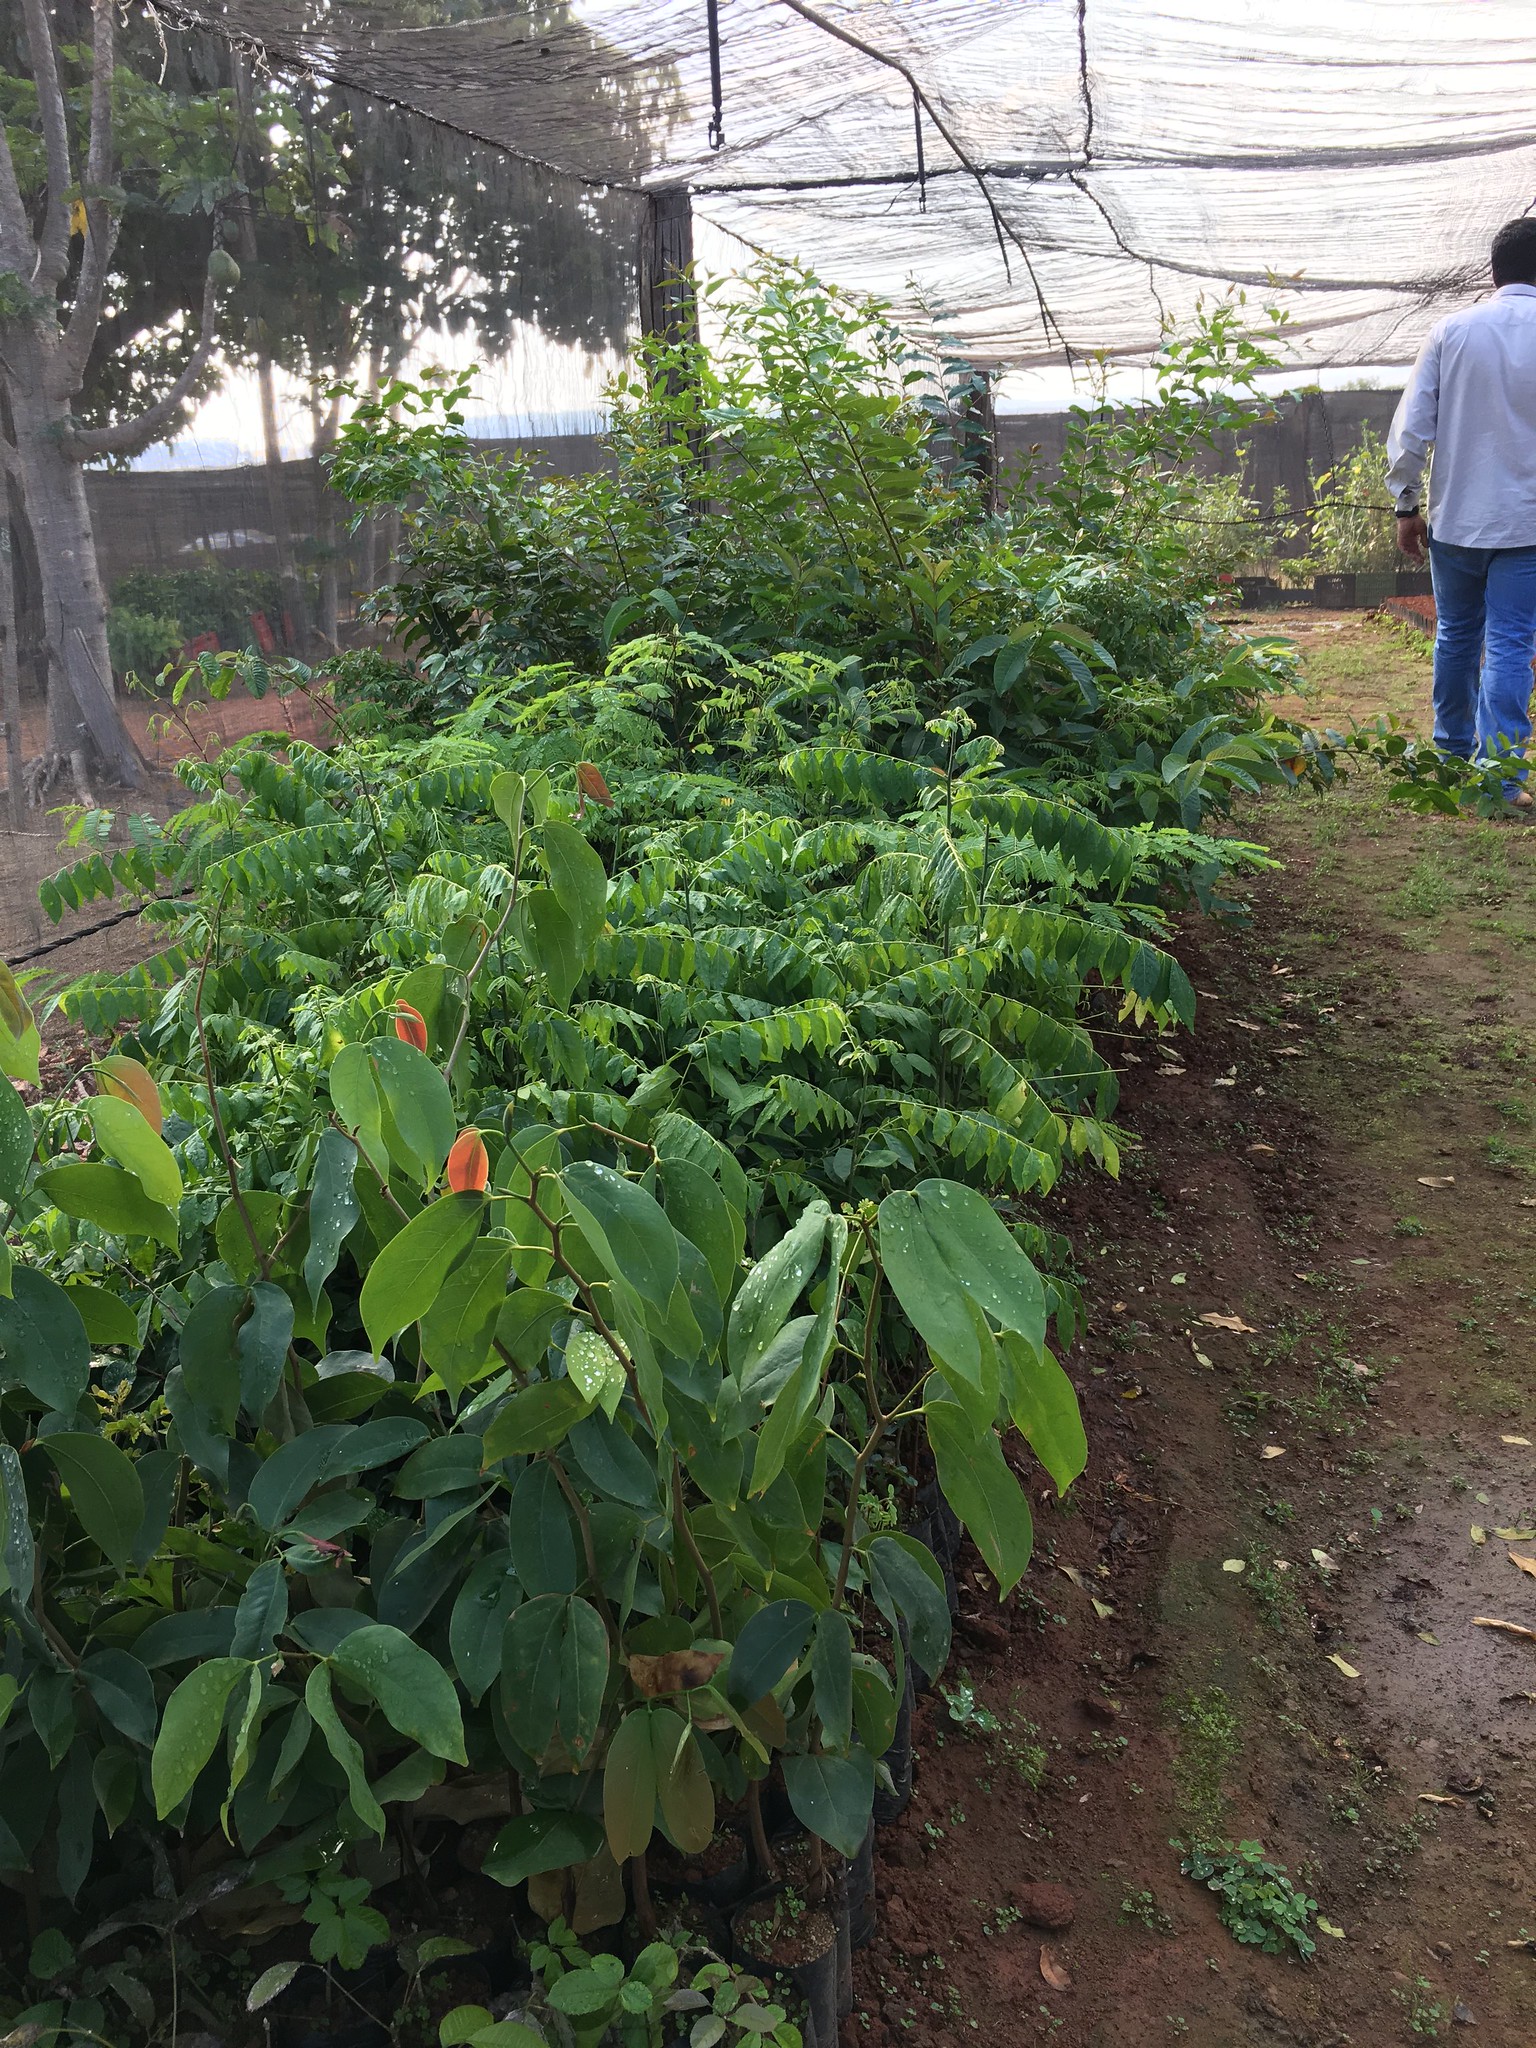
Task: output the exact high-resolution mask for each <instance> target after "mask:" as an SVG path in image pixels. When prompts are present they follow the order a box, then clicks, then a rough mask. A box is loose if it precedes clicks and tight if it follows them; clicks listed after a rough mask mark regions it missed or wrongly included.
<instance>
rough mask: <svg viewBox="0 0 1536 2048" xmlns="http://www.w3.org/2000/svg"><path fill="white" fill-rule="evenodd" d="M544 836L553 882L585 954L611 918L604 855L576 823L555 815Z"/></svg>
mask: <svg viewBox="0 0 1536 2048" xmlns="http://www.w3.org/2000/svg"><path fill="white" fill-rule="evenodd" d="M542 839H543V847H544V861H545V865H546V866H547V867H548V869H549V886H550V888H551V889H552V890H553V891H554V894H555V900H556V901H557V902H558V903H559V905H560V908H561V909H562V910H563V911H564V912H565V914H566V916H567V917H568V918H569V919H570V921H571V925H572V927H573V929H574V931H575V933H576V942H577V944H578V945H579V946H580V947H581V950H582V953H583V955H585V954H586V953H588V952H590V950H591V948H592V944H593V941H594V940H595V939H596V938H597V935H598V933H599V932H600V931H601V930H602V928H603V926H604V924H605V923H606V922H607V918H608V875H607V872H606V870H605V869H604V867H603V863H602V859H601V857H600V856H599V855H598V853H597V852H596V851H595V849H594V848H593V847H592V845H591V844H590V842H589V841H588V840H587V839H586V838H584V837H583V835H582V834H581V833H580V832H578V831H577V830H576V828H575V826H574V825H566V824H562V823H561V822H560V820H559V819H557V818H551V819H550V820H549V821H548V823H547V824H546V825H545V827H544V831H543V834H542Z"/></svg>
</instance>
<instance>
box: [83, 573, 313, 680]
mask: <svg viewBox="0 0 1536 2048" xmlns="http://www.w3.org/2000/svg"><path fill="white" fill-rule="evenodd" d="M112 610H113V611H114V612H118V611H121V612H123V613H141V614H149V615H152V616H154V617H156V618H160V619H175V620H177V621H178V622H179V624H180V626H181V628H182V637H181V640H180V641H178V642H177V647H180V646H181V645H182V644H183V643H184V642H185V641H187V640H196V639H198V638H200V637H201V636H202V635H203V634H204V633H216V634H217V635H218V640H219V645H220V647H223V648H240V647H254V646H255V644H256V634H255V630H254V628H253V627H252V625H251V614H252V613H253V612H263V613H265V615H266V618H267V621H268V623H269V624H270V626H271V628H272V631H273V632H274V634H276V635H277V636H278V637H279V638H281V637H282V629H283V593H282V585H281V583H280V582H279V580H278V578H277V576H276V575H275V574H274V573H272V572H271V571H270V570H266V569H237V568H234V567H233V566H232V565H230V564H229V563H226V562H211V561H210V562H206V563H200V564H199V565H198V566H197V567H196V568H192V569H166V570H154V569H133V570H130V571H129V573H128V574H127V575H126V576H119V577H118V579H117V581H116V582H115V583H114V584H113V585H112ZM108 624H109V630H110V618H109V622H108ZM176 651H177V648H176V647H173V648H172V649H171V650H170V653H171V654H174V653H175V652H176ZM165 658H166V659H169V654H167V656H166V657H165ZM113 663H114V666H116V665H117V657H116V654H115V653H114V655H113ZM123 666H125V667H128V666H137V664H132V663H124V664H123ZM148 671H149V664H148V663H147V662H146V663H144V664H143V665H142V667H141V668H140V673H141V674H147V673H148Z"/></svg>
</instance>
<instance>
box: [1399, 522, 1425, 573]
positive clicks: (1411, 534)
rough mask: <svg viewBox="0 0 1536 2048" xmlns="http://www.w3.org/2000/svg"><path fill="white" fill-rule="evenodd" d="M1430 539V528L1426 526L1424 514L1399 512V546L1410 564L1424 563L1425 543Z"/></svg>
mask: <svg viewBox="0 0 1536 2048" xmlns="http://www.w3.org/2000/svg"><path fill="white" fill-rule="evenodd" d="M1428 539H1429V528H1428V527H1427V526H1426V525H1425V524H1424V514H1423V513H1422V512H1399V513H1398V515H1397V544H1398V546H1399V548H1401V549H1402V551H1403V553H1404V554H1405V555H1406V556H1407V557H1408V559H1409V561H1410V562H1422V561H1423V559H1424V543H1425V541H1427V540H1428Z"/></svg>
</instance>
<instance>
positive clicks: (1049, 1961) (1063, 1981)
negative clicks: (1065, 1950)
mask: <svg viewBox="0 0 1536 2048" xmlns="http://www.w3.org/2000/svg"><path fill="white" fill-rule="evenodd" d="M1040 1974H1041V1976H1042V1977H1043V1978H1044V1979H1045V1981H1046V1983H1047V1984H1049V1985H1050V1987H1051V1989H1052V1990H1053V1991H1070V1990H1071V1989H1072V1973H1071V1971H1070V1970H1068V1969H1066V1968H1065V1967H1064V1965H1063V1964H1061V1963H1059V1962H1057V1960H1056V1958H1055V1956H1053V1955H1052V1954H1051V1951H1050V1950H1049V1949H1048V1948H1042V1949H1041V1951H1040Z"/></svg>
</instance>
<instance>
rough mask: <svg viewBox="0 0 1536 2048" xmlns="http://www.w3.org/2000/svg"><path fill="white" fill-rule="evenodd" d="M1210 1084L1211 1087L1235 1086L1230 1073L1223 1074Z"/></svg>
mask: <svg viewBox="0 0 1536 2048" xmlns="http://www.w3.org/2000/svg"><path fill="white" fill-rule="evenodd" d="M1211 1086H1212V1087H1213V1088H1235V1087H1236V1086H1237V1083H1236V1081H1235V1080H1234V1079H1233V1078H1232V1076H1231V1075H1230V1074H1223V1075H1222V1076H1221V1077H1220V1079H1219V1080H1216V1081H1213V1082H1212V1083H1211Z"/></svg>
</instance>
